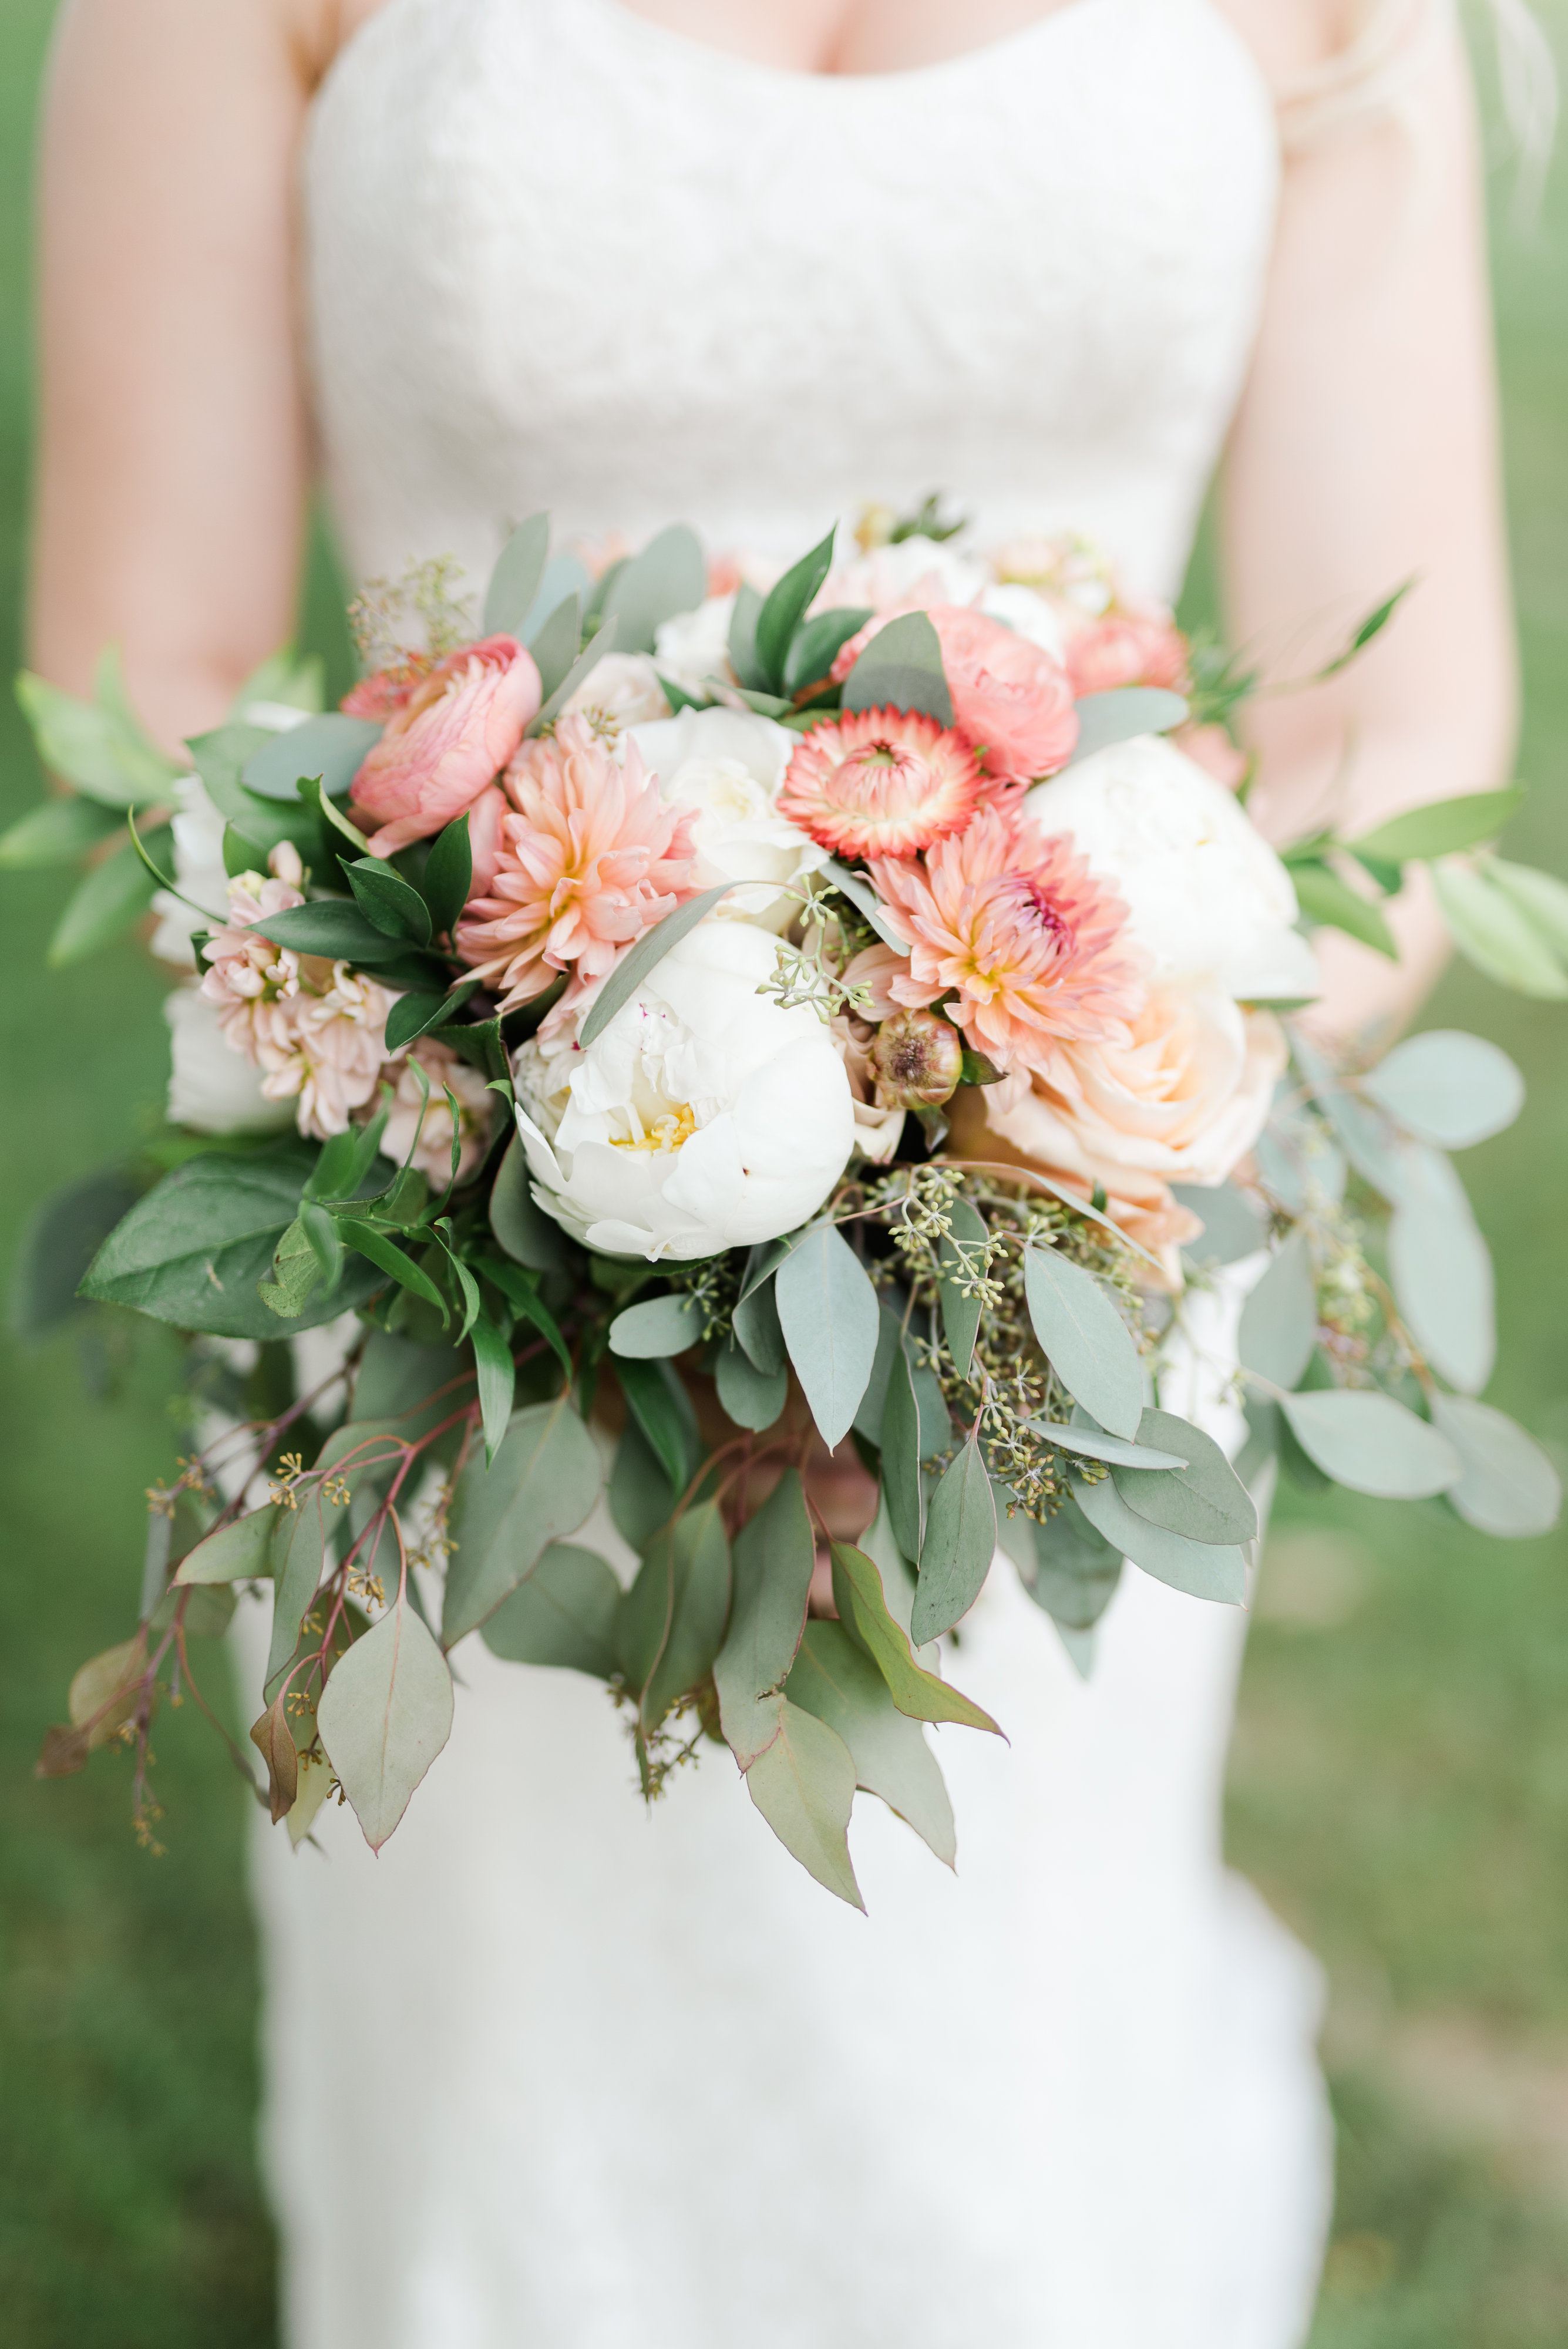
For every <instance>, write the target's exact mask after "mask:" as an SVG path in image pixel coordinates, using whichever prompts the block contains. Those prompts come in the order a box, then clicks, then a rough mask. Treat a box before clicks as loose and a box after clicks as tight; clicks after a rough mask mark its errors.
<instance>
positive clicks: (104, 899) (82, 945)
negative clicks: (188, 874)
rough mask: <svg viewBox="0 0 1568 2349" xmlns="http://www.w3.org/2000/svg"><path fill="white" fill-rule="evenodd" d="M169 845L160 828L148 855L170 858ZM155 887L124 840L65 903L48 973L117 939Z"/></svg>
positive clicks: (135, 919)
mask: <svg viewBox="0 0 1568 2349" xmlns="http://www.w3.org/2000/svg"><path fill="white" fill-rule="evenodd" d="M173 843H174V835H173V833H172V832H171V830H170V828H169V826H168V825H167V824H160V825H159V827H158V829H157V831H156V832H153V833H150V834H149V836H148V839H147V843H146V846H147V849H148V853H149V854H151V855H152V856H154V857H157V858H160V859H161V858H164V857H167V856H168V855H169V854H170V852H171V849H172V847H173ZM157 886H158V884H157V883H156V882H155V881H154V880H153V878H152V875H151V873H149V872H148V871H147V869H146V867H145V865H144V864H142V861H141V859H140V856H139V855H138V854H137V853H136V850H135V849H134V848H133V847H132V845H131V843H130V841H129V840H127V842H126V843H125V845H124V846H123V847H122V848H117V849H116V850H115V851H114V853H113V854H112V855H109V856H106V857H105V858H104V860H103V863H102V864H95V865H94V866H93V868H92V871H91V872H90V873H89V874H88V875H87V877H86V878H85V880H83V881H82V882H80V883H79V884H78V887H77V889H76V892H75V894H74V895H72V896H71V898H70V899H69V901H68V902H67V906H66V910H65V912H64V913H63V914H62V915H61V916H60V918H59V922H58V924H57V927H56V930H55V935H54V936H53V937H52V938H51V939H50V940H49V950H48V954H47V957H46V960H47V963H48V965H49V968H50V969H51V970H61V969H63V968H65V967H66V965H67V964H68V963H73V962H80V961H81V959H82V957H83V956H84V955H89V954H96V953H97V952H98V949H99V947H105V946H108V944H109V940H110V939H111V938H118V937H119V936H122V935H123V933H124V932H125V931H127V930H129V929H130V926H131V925H132V924H133V923H135V922H139V921H140V919H141V916H142V915H143V914H144V913H145V912H146V911H147V908H148V906H149V905H151V903H152V895H153V892H154V890H155V889H156V888H157Z"/></svg>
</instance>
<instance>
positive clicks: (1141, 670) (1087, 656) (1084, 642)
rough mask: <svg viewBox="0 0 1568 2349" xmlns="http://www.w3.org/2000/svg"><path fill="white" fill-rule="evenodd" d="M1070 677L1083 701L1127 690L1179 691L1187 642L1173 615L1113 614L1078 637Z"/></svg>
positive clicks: (1069, 652)
mask: <svg viewBox="0 0 1568 2349" xmlns="http://www.w3.org/2000/svg"><path fill="white" fill-rule="evenodd" d="M1067 674H1068V676H1069V677H1070V678H1072V680H1073V690H1074V692H1075V694H1076V695H1078V696H1079V698H1082V697H1083V696H1084V695H1085V694H1089V693H1113V692H1115V690H1116V688H1117V687H1118V686H1124V685H1158V686H1164V687H1165V688H1167V689H1168V691H1171V692H1176V691H1179V689H1180V687H1181V684H1182V682H1183V680H1184V678H1186V675H1187V638H1186V637H1185V636H1183V635H1182V633H1181V630H1180V629H1179V627H1178V626H1177V625H1176V623H1175V621H1174V620H1173V619H1172V618H1171V617H1170V616H1169V614H1168V613H1166V612H1137V611H1122V610H1112V611H1109V612H1107V613H1106V615H1105V616H1104V617H1103V618H1102V619H1098V620H1092V621H1090V623H1089V625H1088V626H1086V627H1085V628H1081V629H1079V630H1078V631H1077V633H1076V634H1075V636H1073V638H1072V639H1071V641H1070V643H1069V644H1068V647H1067Z"/></svg>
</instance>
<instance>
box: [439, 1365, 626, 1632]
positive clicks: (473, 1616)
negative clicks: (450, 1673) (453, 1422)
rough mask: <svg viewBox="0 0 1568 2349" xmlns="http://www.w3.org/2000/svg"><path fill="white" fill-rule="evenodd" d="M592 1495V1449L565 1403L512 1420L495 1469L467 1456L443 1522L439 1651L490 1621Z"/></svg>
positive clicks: (595, 1488)
mask: <svg viewBox="0 0 1568 2349" xmlns="http://www.w3.org/2000/svg"><path fill="white" fill-rule="evenodd" d="M598 1494H599V1455H598V1447H597V1444H595V1442H594V1440H593V1437H592V1436H591V1435H590V1434H589V1433H588V1431H587V1428H586V1427H585V1426H584V1424H583V1422H582V1421H581V1419H580V1418H579V1417H578V1416H577V1413H576V1412H575V1411H574V1410H573V1409H572V1406H571V1403H570V1401H569V1400H568V1398H567V1397H566V1396H565V1395H561V1396H558V1397H557V1398H556V1401H555V1402H539V1403H530V1404H529V1405H527V1407H526V1408H525V1409H524V1410H523V1411H519V1412H515V1413H514V1414H513V1417H512V1423H511V1425H510V1427H509V1428H508V1430H507V1433H506V1441H505V1443H504V1444H503V1445H502V1446H501V1448H500V1450H499V1451H498V1453H497V1454H496V1457H495V1461H494V1464H493V1466H490V1467H486V1466H485V1465H484V1464H483V1462H482V1461H481V1460H480V1459H479V1457H478V1455H477V1454H470V1456H469V1459H468V1461H467V1464H465V1466H464V1468H463V1470H462V1475H460V1476H459V1477H458V1479H457V1484H456V1486H455V1489H454V1491H453V1495H452V1507H451V1511H450V1515H449V1519H448V1522H449V1526H450V1528H451V1533H452V1543H453V1549H452V1560H451V1563H450V1565H449V1566H448V1568H447V1577H446V1599H445V1604H444V1606H443V1609H442V1611H441V1641H442V1644H443V1646H445V1647H448V1648H451V1647H453V1646H455V1644H456V1642H457V1641H458V1640H461V1639H462V1637H463V1636H464V1634H465V1633H466V1632H469V1631H472V1630H474V1628H475V1627H476V1626H477V1625H478V1624H481V1623H483V1621H484V1619H485V1618H486V1616H488V1615H491V1614H493V1612H494V1610H495V1609H496V1608H497V1607H499V1606H500V1604H501V1602H502V1600H503V1599H504V1598H506V1597H507V1596H508V1594H509V1593H510V1592H512V1591H513V1590H514V1589H515V1588H516V1587H517V1585H518V1583H519V1582H521V1581H522V1579H523V1578H524V1575H525V1574H526V1573H527V1572H528V1571H529V1569H530V1568H531V1567H532V1566H533V1565H534V1562H535V1559H536V1558H537V1557H539V1556H540V1555H541V1553H542V1552H543V1551H544V1550H545V1549H546V1548H548V1547H549V1545H550V1543H551V1542H553V1541H559V1540H560V1539H561V1538H562V1537H563V1536H564V1535H566V1534H570V1533H576V1529H577V1527H578V1526H580V1525H581V1524H582V1522H583V1520H584V1518H585V1517H586V1516H587V1515H588V1512H589V1511H590V1510H591V1509H592V1507H593V1506H594V1503H595V1502H596V1501H597V1498H598Z"/></svg>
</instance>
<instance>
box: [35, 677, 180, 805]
mask: <svg viewBox="0 0 1568 2349" xmlns="http://www.w3.org/2000/svg"><path fill="white" fill-rule="evenodd" d="M16 698H17V700H18V702H19V703H20V704H21V707H22V715H23V716H24V717H25V718H26V720H27V723H28V725H29V726H30V727H31V728H32V730H33V740H34V741H35V743H36V746H37V751H38V756H39V758H40V760H41V761H43V763H44V765H45V766H46V767H47V768H48V769H49V770H50V771H51V772H53V773H55V774H57V775H62V776H64V778H65V780H66V781H67V782H68V783H74V784H75V786H76V788H77V790H78V792H85V793H86V794H87V796H88V799H93V800H98V801H99V802H101V804H102V805H103V806H105V807H112V808H130V807H145V806H148V805H150V804H151V802H154V801H158V800H164V801H166V800H167V799H168V796H169V786H170V784H171V782H172V781H174V778H175V777H176V775H178V773H179V772H180V770H179V768H178V767H176V766H175V765H174V764H173V762H172V761H171V760H169V759H166V758H165V757H164V756H163V754H162V752H161V750H155V749H154V748H153V746H152V744H151V742H149V741H148V740H147V738H146V736H145V735H144V734H142V733H141V730H140V727H137V728H135V729H134V730H131V729H130V728H128V727H127V726H126V724H125V723H124V722H123V719H121V718H119V717H117V715H116V714H115V712H114V711H112V710H109V709H104V708H103V707H102V706H101V704H95V703H93V702H89V701H78V700H77V699H76V698H75V696H74V695H72V694H69V693H62V692H61V691H60V689H59V688H58V687H57V686H54V685H50V684H48V683H47V681H46V680H45V679H44V678H41V677H36V676H34V674H33V673H32V671H31V670H29V669H24V670H23V671H22V674H21V675H20V677H18V678H17V679H16Z"/></svg>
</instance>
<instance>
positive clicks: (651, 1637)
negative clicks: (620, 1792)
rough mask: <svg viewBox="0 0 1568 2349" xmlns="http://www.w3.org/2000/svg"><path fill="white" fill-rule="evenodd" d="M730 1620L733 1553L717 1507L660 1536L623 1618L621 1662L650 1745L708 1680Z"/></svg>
mask: <svg viewBox="0 0 1568 2349" xmlns="http://www.w3.org/2000/svg"><path fill="white" fill-rule="evenodd" d="M729 1616H730V1545H729V1541H728V1539H727V1538H726V1537H725V1533H724V1520H723V1517H722V1515H721V1514H720V1509H719V1504H718V1502H717V1501H716V1500H712V1501H700V1502H698V1503H697V1505H696V1506H694V1507H692V1508H690V1509H688V1510H687V1512H686V1514H685V1516H681V1517H679V1518H677V1520H676V1521H675V1523H674V1524H673V1525H671V1526H666V1527H665V1528H664V1529H663V1531H662V1532H660V1533H657V1534H655V1536H654V1537H653V1539H652V1541H651V1542H650V1543H649V1549H648V1556H647V1557H646V1558H645V1559H644V1560H643V1562H642V1565H641V1567H640V1568H639V1571H638V1577H637V1579H636V1581H635V1582H634V1583H633V1584H632V1586H631V1588H630V1589H629V1590H628V1592H627V1594H626V1597H625V1598H624V1599H622V1601H621V1604H620V1611H619V1613H618V1616H617V1618H616V1660H617V1661H618V1664H619V1666H620V1669H621V1671H623V1673H624V1674H625V1676H626V1683H627V1686H628V1688H629V1689H633V1690H635V1691H637V1692H638V1696H639V1703H638V1722H639V1728H640V1730H641V1733H642V1735H643V1736H644V1738H647V1737H649V1736H651V1735H652V1733H653V1732H654V1730H655V1729H657V1727H658V1726H659V1723H660V1722H661V1721H662V1720H663V1719H664V1717H665V1715H666V1713H670V1711H671V1710H672V1709H673V1708H674V1706H676V1705H677V1704H678V1703H679V1702H680V1699H681V1698H682V1697H683V1696H686V1695H687V1694H689V1693H690V1692H691V1691H692V1690H694V1689H695V1688H697V1687H698V1685H699V1684H700V1683H701V1682H702V1681H704V1680H706V1679H707V1677H708V1674H709V1673H710V1672H711V1671H712V1668H713V1660H714V1658H715V1657H716V1656H717V1655H718V1653H719V1650H720V1648H721V1647H722V1644H723V1639H724V1627H725V1625H726V1623H727V1622H728V1621H729Z"/></svg>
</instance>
